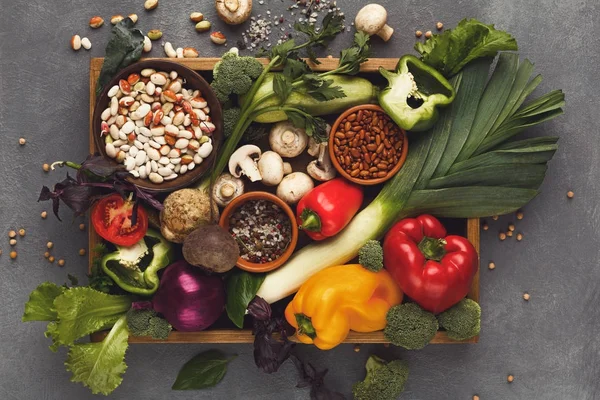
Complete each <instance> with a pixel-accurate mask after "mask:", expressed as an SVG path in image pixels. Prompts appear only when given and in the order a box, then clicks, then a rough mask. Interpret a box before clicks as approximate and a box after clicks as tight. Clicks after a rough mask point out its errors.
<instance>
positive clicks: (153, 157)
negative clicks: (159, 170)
mask: <svg viewBox="0 0 600 400" xmlns="http://www.w3.org/2000/svg"><path fill="white" fill-rule="evenodd" d="M146 153H147V154H148V157H149V158H150V159H151V160H160V153H159V152H158V150H156V149H153V148H152V147H150V148H149V149H148V150H146Z"/></svg>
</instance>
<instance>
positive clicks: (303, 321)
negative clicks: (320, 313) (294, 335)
mask: <svg viewBox="0 0 600 400" xmlns="http://www.w3.org/2000/svg"><path fill="white" fill-rule="evenodd" d="M295 317H296V323H297V324H298V334H299V335H305V336H308V337H309V338H311V339H314V338H316V337H317V332H316V331H315V327H314V326H313V325H312V322H311V321H310V317H307V316H306V315H304V314H295Z"/></svg>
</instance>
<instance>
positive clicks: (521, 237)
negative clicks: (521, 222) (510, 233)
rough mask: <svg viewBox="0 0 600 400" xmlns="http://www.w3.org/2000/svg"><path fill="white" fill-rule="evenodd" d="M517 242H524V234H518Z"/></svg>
mask: <svg viewBox="0 0 600 400" xmlns="http://www.w3.org/2000/svg"><path fill="white" fill-rule="evenodd" d="M517 240H518V241H519V242H520V241H521V240H523V234H522V233H517Z"/></svg>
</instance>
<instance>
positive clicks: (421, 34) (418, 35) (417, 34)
mask: <svg viewBox="0 0 600 400" xmlns="http://www.w3.org/2000/svg"><path fill="white" fill-rule="evenodd" d="M415 36H416V37H418V38H420V37H421V36H423V31H416V32H415Z"/></svg>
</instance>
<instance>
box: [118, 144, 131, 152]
mask: <svg viewBox="0 0 600 400" xmlns="http://www.w3.org/2000/svg"><path fill="white" fill-rule="evenodd" d="M129 149H131V146H130V145H128V144H124V145H121V147H120V150H121V151H126V152H127V151H129Z"/></svg>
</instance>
